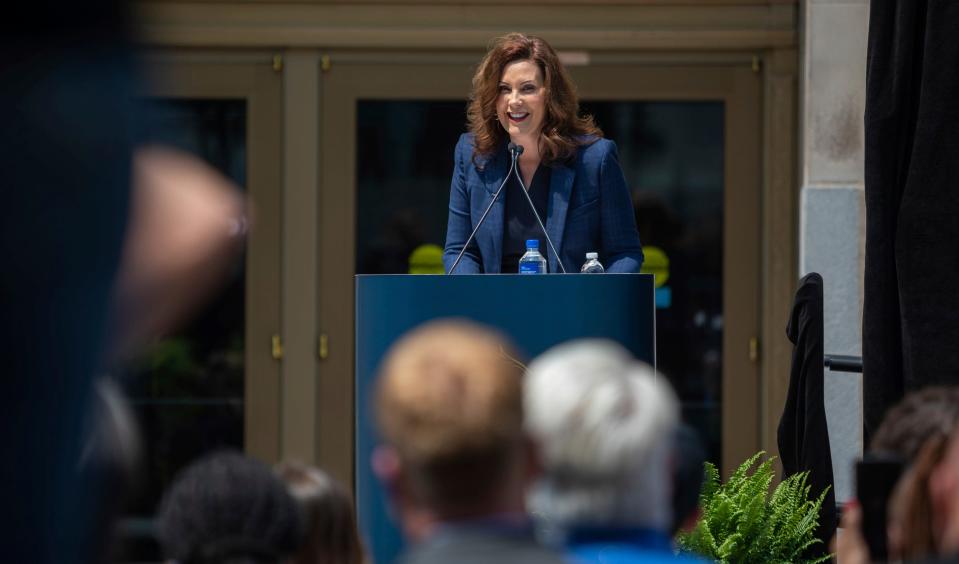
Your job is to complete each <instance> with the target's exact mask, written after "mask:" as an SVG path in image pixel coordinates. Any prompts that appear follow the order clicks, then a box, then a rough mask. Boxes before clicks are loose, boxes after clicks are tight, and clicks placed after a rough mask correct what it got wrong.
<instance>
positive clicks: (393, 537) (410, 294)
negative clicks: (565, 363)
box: [355, 274, 656, 562]
mask: <svg viewBox="0 0 959 564" xmlns="http://www.w3.org/2000/svg"><path fill="white" fill-rule="evenodd" d="M655 311H656V310H655V304H654V294H653V276H652V275H651V274H601V275H597V274H566V275H561V274H547V275H537V276H520V275H515V274H478V275H455V276H442V275H403V274H398V275H357V276H356V371H355V374H356V387H355V390H356V411H355V413H356V426H355V432H356V437H355V438H356V442H355V444H356V450H355V453H356V455H355V456H356V460H355V462H356V507H357V512H358V518H359V524H360V530H361V534H362V535H363V537H364V540H365V541H366V542H367V543H368V548H369V549H370V551H371V553H372V554H371V556H372V559H373V561H374V562H392V561H393V560H394V559H395V557H396V556H397V554H398V553H399V551H400V550H401V548H402V545H403V540H402V537H401V535H400V532H399V530H398V529H397V527H396V526H395V525H394V524H393V522H392V520H391V517H390V510H389V507H388V501H387V499H386V496H385V493H384V491H383V490H382V487H381V485H380V484H379V483H378V481H377V480H376V477H375V476H374V475H373V471H372V468H371V466H370V456H371V453H372V452H373V448H374V447H375V446H376V441H377V435H376V431H375V420H374V414H373V402H372V400H373V392H374V389H375V388H374V385H375V378H376V373H377V370H378V368H379V364H380V362H381V361H382V359H383V356H384V355H385V354H386V352H387V351H388V350H389V347H390V346H391V345H392V344H393V342H394V341H396V340H397V339H398V338H399V337H400V336H402V335H403V334H404V333H406V332H407V331H409V330H410V329H413V328H414V327H416V326H418V325H420V324H422V323H425V322H427V321H431V320H434V319H441V318H449V317H458V318H465V319H469V320H472V321H475V322H477V323H481V324H484V325H487V326H490V327H493V328H495V329H498V330H499V331H500V332H502V333H503V334H505V335H506V336H508V337H509V338H510V339H511V340H512V341H513V343H514V344H515V345H516V348H517V349H518V350H519V352H520V353H521V354H523V355H525V359H521V360H524V361H528V360H529V359H531V358H533V357H535V356H536V355H538V354H540V353H542V352H544V351H546V350H547V349H549V348H550V347H552V346H554V345H557V344H559V343H562V342H564V341H568V340H571V339H579V338H602V339H610V340H613V341H616V342H618V343H620V344H621V345H623V346H624V347H626V348H627V349H628V350H629V351H630V352H632V354H633V355H634V356H635V357H636V358H638V359H639V360H642V361H644V362H647V363H649V364H651V365H653V366H655V351H656V331H655V319H656V317H655Z"/></svg>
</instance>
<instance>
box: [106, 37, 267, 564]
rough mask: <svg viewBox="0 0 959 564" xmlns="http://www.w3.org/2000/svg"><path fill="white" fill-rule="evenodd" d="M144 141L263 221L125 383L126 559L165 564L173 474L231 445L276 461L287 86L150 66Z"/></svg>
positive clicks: (170, 61)
mask: <svg viewBox="0 0 959 564" xmlns="http://www.w3.org/2000/svg"><path fill="white" fill-rule="evenodd" d="M146 70H147V71H148V72H149V73H150V76H151V78H152V81H151V82H149V83H148V84H149V85H148V87H147V89H146V91H145V92H144V93H143V97H142V100H141V104H140V107H141V112H140V115H141V118H142V119H141V121H142V125H143V136H144V141H145V142H146V143H151V144H152V143H157V144H163V145H166V146H172V147H175V148H178V149H180V150H182V151H186V152H188V153H191V154H193V155H194V156H196V157H198V158H200V159H202V160H203V161H205V162H206V163H208V164H209V165H211V166H213V167H214V168H216V169H217V170H218V171H219V172H220V173H222V174H223V175H225V176H226V177H228V178H230V179H231V180H232V181H233V182H234V183H236V185H237V186H239V187H240V188H241V189H242V190H243V191H244V193H245V195H246V196H247V198H248V200H249V201H250V203H251V204H252V209H253V213H252V216H253V218H254V220H253V224H252V226H251V228H250V231H249V234H248V239H247V241H246V245H245V249H244V253H243V256H242V257H241V258H240V259H239V260H237V262H236V264H235V267H234V269H233V271H232V273H231V274H230V276H229V277H228V279H227V280H226V281H225V282H224V283H223V284H222V286H221V287H220V289H219V291H218V293H217V294H216V295H215V296H213V297H212V298H211V299H210V300H209V301H208V303H207V304H206V305H205V306H204V308H203V309H202V310H201V311H199V312H196V313H195V315H194V316H193V318H192V320H191V321H190V322H189V323H188V324H187V325H186V326H184V327H181V328H179V329H178V330H177V331H176V332H175V333H173V334H170V335H167V336H164V337H163V338H162V339H160V340H158V341H157V342H155V343H153V344H152V345H150V346H149V347H147V348H146V350H144V351H142V353H141V354H140V355H139V357H138V358H136V359H135V360H133V361H132V362H131V363H130V364H129V365H128V366H127V367H126V368H125V370H124V374H122V376H121V382H120V383H121V385H122V387H123V388H124V389H125V392H126V394H127V396H128V398H129V400H130V403H131V406H132V408H133V412H134V416H135V419H136V422H137V424H138V425H139V430H140V433H141V438H142V444H143V469H142V475H143V480H142V484H141V485H140V488H139V490H138V492H137V493H136V496H135V497H134V499H133V500H131V503H130V504H129V506H128V508H127V511H126V513H127V518H126V519H125V520H124V521H123V526H124V529H123V530H122V539H121V540H122V547H121V551H122V556H123V557H124V558H125V559H127V560H136V561H145V560H157V559H159V557H160V555H159V554H158V553H157V552H156V545H155V541H154V540H153V530H152V517H153V515H154V514H155V511H156V505H157V502H158V501H159V499H160V496H161V495H162V492H163V490H164V489H165V488H166V487H167V486H168V485H169V483H170V482H171V481H172V479H173V478H174V476H175V475H176V473H177V472H178V471H179V470H180V469H182V468H183V467H184V466H186V465H188V464H189V463H190V462H192V461H193V460H194V459H196V458H198V457H200V456H202V455H203V454H205V453H207V452H210V451H212V450H216V449H222V448H233V449H238V450H245V451H246V452H247V453H249V454H251V455H253V456H256V457H258V458H260V459H263V460H265V461H268V462H274V461H276V460H277V458H278V457H279V397H280V388H279V382H280V380H279V365H278V362H277V361H276V360H274V359H273V358H272V357H271V351H270V342H271V336H272V335H273V334H277V333H278V332H279V313H280V312H279V300H280V296H279V276H280V263H279V257H280V256H281V252H280V247H279V243H280V239H279V209H280V190H279V188H280V175H281V168H280V167H281V163H282V161H281V154H280V152H279V149H278V147H279V146H280V136H281V131H280V126H279V124H280V123H281V120H280V119H279V117H280V111H281V107H280V102H281V98H280V94H281V80H280V76H279V75H276V74H275V73H274V72H273V71H272V68H271V66H270V61H269V58H264V59H263V62H262V63H260V62H255V61H252V60H251V61H246V62H243V63H235V64H230V63H227V64H223V63H217V64H212V63H205V62H202V61H195V60H192V59H190V58H184V57H178V56H173V55H171V56H168V57H160V58H157V59H152V60H150V61H149V64H148V65H147V67H146Z"/></svg>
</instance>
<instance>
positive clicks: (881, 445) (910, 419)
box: [869, 386, 959, 462]
mask: <svg viewBox="0 0 959 564" xmlns="http://www.w3.org/2000/svg"><path fill="white" fill-rule="evenodd" d="M957 424H959V387H954V386H936V387H931V388H925V389H922V390H919V391H917V392H912V393H910V394H909V395H907V396H906V397H905V398H904V399H903V400H902V401H901V402H899V403H898V404H896V405H895V406H894V407H893V408H892V409H890V410H889V412H888V413H886V416H885V417H884V418H883V420H882V423H881V424H880V425H879V429H877V430H876V434H875V435H874V436H873V438H872V443H871V444H870V445H869V446H870V450H872V451H874V452H885V453H889V454H895V455H898V456H899V457H901V458H902V459H904V460H906V461H908V462H912V461H914V460H915V459H916V456H917V455H918V454H919V450H920V449H921V448H922V445H923V444H924V443H925V442H926V440H928V439H930V438H932V437H942V438H944V439H945V438H948V437H949V436H950V435H951V434H952V431H953V430H954V429H955V428H956V425H957Z"/></svg>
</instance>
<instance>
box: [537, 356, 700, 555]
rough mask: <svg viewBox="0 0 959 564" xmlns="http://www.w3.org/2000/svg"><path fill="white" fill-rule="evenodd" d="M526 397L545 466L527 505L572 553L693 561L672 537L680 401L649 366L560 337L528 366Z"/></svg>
mask: <svg viewBox="0 0 959 564" xmlns="http://www.w3.org/2000/svg"><path fill="white" fill-rule="evenodd" d="M525 404H526V413H527V428H528V429H529V431H530V433H531V434H532V436H533V437H534V439H536V440H537V441H538V442H539V444H540V447H541V450H542V454H543V461H544V466H545V474H544V476H543V478H542V480H541V481H540V483H539V484H538V485H537V487H536V489H535V490H534V493H533V495H532V496H531V497H530V508H531V510H532V511H533V513H534V515H537V516H538V517H539V516H542V517H543V518H545V519H548V520H550V521H551V522H552V525H553V526H556V527H557V528H558V529H559V530H560V531H562V532H563V534H564V537H565V541H564V542H565V545H566V547H567V550H568V553H569V555H570V556H571V557H572V558H573V559H575V560H577V561H580V562H597V563H599V562H603V563H610V564H615V563H620V562H623V563H625V562H666V561H690V562H694V561H696V560H693V559H687V558H685V557H679V556H675V555H674V553H673V548H672V543H671V541H670V537H669V532H670V529H671V527H672V526H673V511H672V493H673V484H672V482H673V474H672V470H671V466H670V464H671V456H672V453H673V444H674V442H673V441H674V436H675V435H674V433H675V431H676V425H677V417H678V415H677V412H678V406H677V401H676V398H675V397H674V395H673V393H672V391H671V390H670V389H669V387H668V385H667V384H666V383H665V382H664V381H663V380H661V379H658V378H657V375H656V374H655V373H654V372H653V370H652V369H651V368H650V367H648V366H646V365H644V364H641V363H639V362H637V361H635V360H634V359H633V358H632V357H631V356H630V355H629V353H628V352H627V351H626V350H624V349H623V348H622V347H620V346H619V345H616V344H615V343H612V342H607V341H579V342H574V343H569V344H565V345H560V346H558V347H556V348H554V349H551V350H549V351H547V352H546V353H545V354H543V355H542V356H540V357H539V358H537V359H536V360H534V361H533V363H532V364H531V365H530V367H529V373H528V375H527V382H526V390H525Z"/></svg>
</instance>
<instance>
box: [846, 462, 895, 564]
mask: <svg viewBox="0 0 959 564" xmlns="http://www.w3.org/2000/svg"><path fill="white" fill-rule="evenodd" d="M904 466H905V464H904V462H903V460H902V459H901V458H899V457H897V456H894V455H889V454H881V453H867V454H866V455H865V456H864V457H863V459H862V460H860V461H859V462H857V463H856V498H858V500H859V505H860V506H861V507H862V535H863V538H864V539H865V540H866V544H867V545H868V546H869V556H870V558H871V560H872V561H873V562H876V561H883V562H884V561H885V560H886V559H887V558H888V556H889V554H888V553H889V547H888V545H887V543H886V538H887V536H886V527H887V522H888V506H889V498H890V497H891V496H892V490H893V489H894V488H895V487H896V483H897V482H898V481H899V477H900V476H901V475H902V472H903V467H904Z"/></svg>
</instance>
